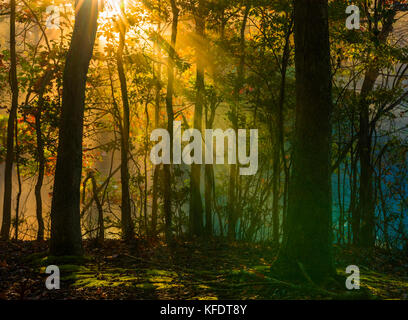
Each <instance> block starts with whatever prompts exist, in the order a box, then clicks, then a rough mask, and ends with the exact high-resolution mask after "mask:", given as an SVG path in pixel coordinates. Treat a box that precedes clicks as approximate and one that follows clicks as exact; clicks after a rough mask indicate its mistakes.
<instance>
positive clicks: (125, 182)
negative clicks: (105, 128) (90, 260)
mask: <svg viewBox="0 0 408 320" xmlns="http://www.w3.org/2000/svg"><path fill="white" fill-rule="evenodd" d="M121 10H122V15H121V17H120V18H119V22H118V24H119V47H118V51H117V54H116V61H117V68H118V74H119V82H120V89H121V94H122V105H123V112H122V126H121V139H120V142H121V167H120V179H121V185H122V203H121V214H122V215H121V226H122V239H123V240H125V241H129V240H131V239H132V238H133V237H134V230H133V222H132V216H131V207H130V191H129V127H130V108H129V98H128V89H127V83H126V75H125V70H124V66H123V50H124V48H125V35H126V28H127V26H126V23H125V22H124V21H123V19H124V3H123V1H122V2H121Z"/></svg>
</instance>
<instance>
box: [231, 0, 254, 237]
mask: <svg viewBox="0 0 408 320" xmlns="http://www.w3.org/2000/svg"><path fill="white" fill-rule="evenodd" d="M250 9H251V8H250V7H249V6H246V7H245V11H244V18H243V19H242V24H241V30H240V52H241V56H240V59H239V65H238V72H237V79H236V83H235V88H234V104H233V107H232V117H233V118H232V126H233V129H234V131H235V132H236V133H238V116H239V115H238V113H239V101H240V97H239V95H240V90H241V88H242V87H243V85H244V67H245V30H246V26H247V22H248V15H249V11H250ZM237 143H238V140H237ZM236 150H237V152H238V148H236ZM237 176H238V166H237V165H236V164H232V165H231V166H230V181H229V191H228V238H229V240H235V239H236V228H237V221H238V215H239V213H238V207H237V202H238V201H237V192H238V190H237V189H238V186H237V184H238V183H237V182H238V181H237Z"/></svg>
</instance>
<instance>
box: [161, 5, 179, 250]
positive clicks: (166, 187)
mask: <svg viewBox="0 0 408 320" xmlns="http://www.w3.org/2000/svg"><path fill="white" fill-rule="evenodd" d="M171 12H172V16H173V21H172V24H171V40H170V48H169V57H168V61H167V94H166V111H167V130H168V132H169V134H170V141H173V135H174V132H173V121H174V111H173V95H174V66H175V62H174V59H175V58H176V43H177V29H178V21H179V9H178V7H177V3H176V1H175V0H171ZM171 145H173V144H171ZM170 155H171V158H172V157H173V146H171V150H170ZM163 176H164V177H163V198H164V199H163V202H164V218H165V235H166V239H167V241H168V242H169V241H171V237H172V232H171V224H172V213H171V165H170V164H164V165H163Z"/></svg>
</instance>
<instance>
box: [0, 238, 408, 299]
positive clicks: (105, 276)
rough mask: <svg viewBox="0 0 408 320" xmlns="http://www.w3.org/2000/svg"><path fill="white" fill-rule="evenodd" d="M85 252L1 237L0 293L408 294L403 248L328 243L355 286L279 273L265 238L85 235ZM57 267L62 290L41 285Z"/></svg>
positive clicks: (198, 296)
mask: <svg viewBox="0 0 408 320" xmlns="http://www.w3.org/2000/svg"><path fill="white" fill-rule="evenodd" d="M84 246H85V257H84V258H83V259H78V258H76V257H62V258H61V257H60V258H55V257H50V256H47V253H46V252H47V249H48V244H47V242H28V241H26V242H23V241H19V242H0V299H32V300H46V299H153V300H155V299H202V300H207V299H234V300H235V299H244V300H245V299H261V300H269V299H333V298H334V299H348V298H352V299H353V298H357V299H408V297H407V294H408V255H407V254H406V253H405V254H404V253H402V252H389V251H386V250H384V249H379V248H377V249H375V250H374V251H373V252H368V251H366V250H358V249H356V248H352V247H340V246H334V256H335V264H336V269H337V271H338V273H339V274H343V275H345V269H346V267H347V266H348V265H351V264H353V265H357V266H359V268H360V275H361V290H354V291H356V292H357V291H358V292H359V293H358V294H350V292H346V290H345V289H344V288H342V285H340V286H334V287H330V286H328V287H327V286H326V287H325V288H324V289H323V288H322V287H317V286H315V285H313V284H311V283H309V284H308V283H306V284H304V283H303V284H299V283H293V282H287V281H282V280H278V279H276V278H275V277H274V275H273V274H271V273H270V266H271V264H272V263H273V261H274V260H275V259H276V254H277V250H275V249H274V248H273V247H271V246H269V245H265V244H263V245H261V244H258V245H255V244H248V243H241V242H235V243H227V242H225V241H223V240H220V239H215V240H211V241H207V242H194V243H193V242H187V241H183V242H177V243H175V245H174V246H173V247H172V248H170V247H167V246H166V245H165V244H164V243H162V242H160V241H157V242H155V243H152V242H148V241H143V240H138V241H137V242H136V243H134V244H133V245H131V246H127V245H125V244H124V243H122V242H120V241H117V240H107V241H105V242H104V244H103V245H102V246H98V245H96V244H95V243H93V242H92V241H85V242H84ZM52 264H56V265H58V266H59V267H60V270H61V289H60V290H53V291H49V290H47V289H46V288H45V279H46V277H47V275H46V274H45V268H46V266H48V265H52Z"/></svg>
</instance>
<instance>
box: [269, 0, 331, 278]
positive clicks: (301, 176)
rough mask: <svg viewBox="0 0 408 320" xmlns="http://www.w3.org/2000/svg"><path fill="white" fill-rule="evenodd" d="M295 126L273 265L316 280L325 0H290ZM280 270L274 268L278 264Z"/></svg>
mask: <svg viewBox="0 0 408 320" xmlns="http://www.w3.org/2000/svg"><path fill="white" fill-rule="evenodd" d="M294 12H295V15H294V21H295V47H296V49H295V61H296V100H297V102H296V129H295V142H294V143H295V144H294V150H293V170H292V178H291V180H290V188H289V189H290V190H289V208H288V215H287V233H286V234H285V235H284V241H283V244H282V248H281V251H280V254H279V259H278V262H277V264H276V265H274V267H275V268H277V269H278V270H280V271H281V272H283V273H285V274H287V275H288V276H294V277H299V275H302V274H305V273H307V274H308V275H309V276H310V277H311V278H312V279H313V280H316V281H318V280H321V279H323V278H325V277H326V276H328V275H330V274H332V273H334V267H333V261H332V255H331V217H332V215H331V195H330V135H331V125H330V116H331V111H332V100H331V71H330V44H329V30H328V2H327V0H295V11H294ZM282 264H283V265H284V268H282V269H279V266H282Z"/></svg>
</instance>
